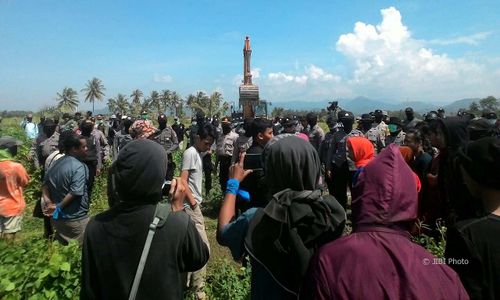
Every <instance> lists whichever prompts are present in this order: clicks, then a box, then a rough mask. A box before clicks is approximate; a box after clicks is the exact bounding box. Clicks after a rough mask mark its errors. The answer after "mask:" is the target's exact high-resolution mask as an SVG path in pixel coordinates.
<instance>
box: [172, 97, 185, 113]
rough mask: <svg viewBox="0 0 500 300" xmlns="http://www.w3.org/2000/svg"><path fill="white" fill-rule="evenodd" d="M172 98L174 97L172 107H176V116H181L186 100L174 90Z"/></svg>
mask: <svg viewBox="0 0 500 300" xmlns="http://www.w3.org/2000/svg"><path fill="white" fill-rule="evenodd" d="M171 98H172V100H171V103H172V108H175V110H174V113H175V115H176V116H180V114H181V112H182V105H183V102H184V101H183V100H182V98H181V97H180V96H179V94H177V92H176V91H173V92H172V95H171Z"/></svg>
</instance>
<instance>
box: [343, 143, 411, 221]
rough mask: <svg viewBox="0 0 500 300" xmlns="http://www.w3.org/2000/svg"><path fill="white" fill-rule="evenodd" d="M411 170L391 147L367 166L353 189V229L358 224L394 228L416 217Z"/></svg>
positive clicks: (394, 147) (397, 150)
mask: <svg viewBox="0 0 500 300" xmlns="http://www.w3.org/2000/svg"><path fill="white" fill-rule="evenodd" d="M417 211H418V195H417V186H416V183H415V177H414V175H413V171H412V170H411V169H410V167H408V165H407V164H406V162H405V161H404V159H403V156H401V152H400V150H399V147H398V146H397V145H394V144H391V145H390V146H389V147H387V148H386V149H384V150H383V151H382V152H381V153H380V154H379V155H378V156H377V157H375V158H374V159H373V160H372V161H371V162H370V163H369V164H368V165H366V166H365V167H364V169H363V171H362V172H361V174H360V175H359V178H358V182H357V184H356V185H355V186H354V188H353V201H352V218H353V225H354V227H355V228H354V229H355V230H356V227H358V226H360V225H376V226H385V227H393V225H396V227H397V226H398V225H401V224H402V223H405V222H409V221H413V220H415V219H416V218H417Z"/></svg>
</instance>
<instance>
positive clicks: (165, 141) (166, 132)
mask: <svg viewBox="0 0 500 300" xmlns="http://www.w3.org/2000/svg"><path fill="white" fill-rule="evenodd" d="M155 141H156V142H157V143H158V144H160V145H161V146H162V147H163V149H165V151H166V152H167V154H170V153H172V152H174V151H175V150H176V149H178V148H179V140H178V139H177V134H176V133H175V130H173V129H172V127H170V126H169V125H167V127H165V129H163V130H162V131H161V132H160V134H158V135H157V136H156V137H155Z"/></svg>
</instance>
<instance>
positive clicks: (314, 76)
mask: <svg viewBox="0 0 500 300" xmlns="http://www.w3.org/2000/svg"><path fill="white" fill-rule="evenodd" d="M306 75H307V76H308V77H309V78H310V79H311V80H318V81H334V82H339V81H340V76H338V75H333V74H330V73H327V72H326V71H325V70H323V69H321V68H320V67H317V66H315V65H309V66H307V67H306Z"/></svg>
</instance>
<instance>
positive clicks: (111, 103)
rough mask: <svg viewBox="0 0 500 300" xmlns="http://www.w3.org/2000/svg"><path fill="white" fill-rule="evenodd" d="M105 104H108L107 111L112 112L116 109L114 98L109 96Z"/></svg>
mask: <svg viewBox="0 0 500 300" xmlns="http://www.w3.org/2000/svg"><path fill="white" fill-rule="evenodd" d="M106 105H107V106H108V110H109V112H111V113H114V112H115V111H116V100H115V99H114V98H109V99H108V103H107V104H106Z"/></svg>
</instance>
